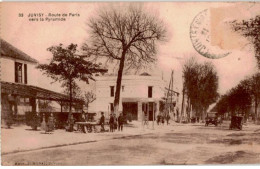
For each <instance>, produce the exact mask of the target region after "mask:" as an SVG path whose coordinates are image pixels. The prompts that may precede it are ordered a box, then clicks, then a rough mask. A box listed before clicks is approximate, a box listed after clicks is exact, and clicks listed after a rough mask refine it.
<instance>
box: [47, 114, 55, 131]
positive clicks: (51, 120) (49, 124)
mask: <svg viewBox="0 0 260 169" xmlns="http://www.w3.org/2000/svg"><path fill="white" fill-rule="evenodd" d="M54 125H55V122H54V117H53V114H52V113H51V114H50V117H49V119H48V127H49V132H50V131H53V130H54Z"/></svg>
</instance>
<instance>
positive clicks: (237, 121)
mask: <svg viewBox="0 0 260 169" xmlns="http://www.w3.org/2000/svg"><path fill="white" fill-rule="evenodd" d="M242 123H243V117H242V116H232V117H231V123H230V126H229V129H230V130H232V129H239V130H242Z"/></svg>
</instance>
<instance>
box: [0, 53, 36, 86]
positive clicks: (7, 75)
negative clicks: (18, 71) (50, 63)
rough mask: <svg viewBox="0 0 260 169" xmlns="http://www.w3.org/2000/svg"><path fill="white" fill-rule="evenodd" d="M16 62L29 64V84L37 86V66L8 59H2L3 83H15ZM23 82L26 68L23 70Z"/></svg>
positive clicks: (23, 62) (24, 62)
mask: <svg viewBox="0 0 260 169" xmlns="http://www.w3.org/2000/svg"><path fill="white" fill-rule="evenodd" d="M15 62H19V63H22V64H27V84H29V85H34V86H37V84H38V83H37V80H35V78H36V77H37V72H36V70H35V66H36V64H33V63H30V62H27V61H23V60H19V59H13V58H7V57H1V81H5V82H11V83H14V82H15ZM22 71H23V72H22V75H23V82H24V67H23V70H22Z"/></svg>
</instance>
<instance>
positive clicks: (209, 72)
mask: <svg viewBox="0 0 260 169" xmlns="http://www.w3.org/2000/svg"><path fill="white" fill-rule="evenodd" d="M183 79H184V84H183V93H185V94H186V95H187V99H188V109H189V110H190V107H191V105H192V108H193V111H195V112H196V116H197V117H200V119H202V120H204V119H205V115H206V111H207V109H208V108H209V106H210V105H211V104H212V103H214V102H215V101H216V100H217V99H218V96H219V94H218V75H217V71H216V69H215V67H214V65H212V63H210V62H204V63H202V64H201V63H198V62H197V61H196V60H195V58H193V57H192V58H191V59H189V60H188V61H187V62H186V63H185V64H184V66H183ZM182 113H183V112H182Z"/></svg>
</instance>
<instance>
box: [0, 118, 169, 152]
mask: <svg viewBox="0 0 260 169" xmlns="http://www.w3.org/2000/svg"><path fill="white" fill-rule="evenodd" d="M154 128H155V129H153V128H152V122H150V123H149V126H142V124H141V122H136V121H135V122H132V123H130V124H129V125H126V126H124V131H123V132H119V131H117V130H116V131H115V132H113V133H111V132H105V133H81V132H76V131H75V132H66V131H65V130H55V131H54V132H53V133H51V134H44V131H41V130H38V131H34V130H31V128H30V127H29V126H14V127H12V129H5V128H2V129H1V142H2V144H1V145H2V147H1V152H2V155H5V154H10V153H16V152H24V151H30V150H38V149H45V148H53V147H61V146H68V145H75V144H83V143H88V142H96V141H102V140H110V139H117V138H121V137H126V136H134V135H144V134H150V133H154V132H170V131H171V130H173V126H172V125H169V126H166V125H165V126H157V125H156V124H154ZM106 129H108V126H106Z"/></svg>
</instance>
